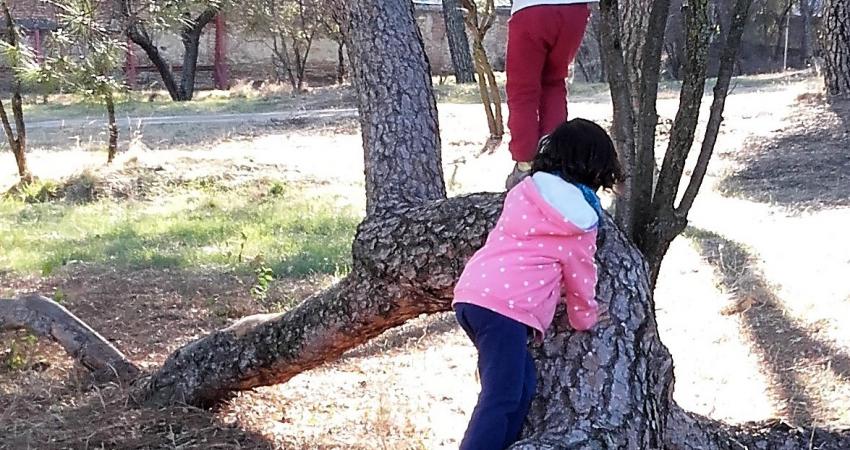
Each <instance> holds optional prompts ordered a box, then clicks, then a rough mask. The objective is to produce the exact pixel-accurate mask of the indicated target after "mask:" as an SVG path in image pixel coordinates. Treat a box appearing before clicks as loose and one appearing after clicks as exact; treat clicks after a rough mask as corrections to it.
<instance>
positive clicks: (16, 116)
mask: <svg viewBox="0 0 850 450" xmlns="http://www.w3.org/2000/svg"><path fill="white" fill-rule="evenodd" d="M2 9H3V11H2V12H3V19H4V21H5V25H6V33H7V34H6V43H7V44H8V45H9V46H11V47H13V48H18V44H19V42H18V32H17V29H16V28H15V27H16V25H15V21H14V19H13V18H12V13H11V12H10V11H9V6H8V5H7V4H6V2H3V3H2ZM12 71H13V73H12V102H11V109H12V120H14V121H15V130H14V131H13V130H12V123H11V121H10V120H9V116H8V115H7V114H6V107H5V106H4V105H3V101H2V100H0V121H2V122H3V130H4V132H5V133H6V140H7V141H8V142H9V148H10V149H11V150H12V154H13V155H14V156H15V164H16V166H17V167H18V176H19V177H20V180H21V181H23V182H28V181H31V180H32V174H31V173H30V171H29V167H28V166H27V153H26V151H27V127H26V123H25V122H24V109H23V99H22V97H21V81H20V79H19V78H18V76H17V74H15V73H14V68H13V70H12Z"/></svg>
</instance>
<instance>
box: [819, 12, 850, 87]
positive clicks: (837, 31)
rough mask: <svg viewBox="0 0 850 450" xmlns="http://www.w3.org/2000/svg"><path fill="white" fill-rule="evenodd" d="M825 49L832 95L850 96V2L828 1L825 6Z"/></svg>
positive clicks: (827, 81) (826, 66)
mask: <svg viewBox="0 0 850 450" xmlns="http://www.w3.org/2000/svg"><path fill="white" fill-rule="evenodd" d="M823 8H824V9H823V25H822V30H821V50H822V53H823V60H824V83H825V85H826V92H827V94H828V95H829V96H831V97H838V98H845V99H846V98H850V5H848V4H847V1H846V0H826V1H825V3H824V7H823Z"/></svg>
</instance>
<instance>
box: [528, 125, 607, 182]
mask: <svg viewBox="0 0 850 450" xmlns="http://www.w3.org/2000/svg"><path fill="white" fill-rule="evenodd" d="M531 172H532V173H536V172H548V173H551V174H553V175H558V176H560V177H561V178H563V179H565V180H566V181H569V182H570V183H581V184H584V185H587V186H588V187H590V188H591V189H593V190H597V189H599V188H600V187H602V188H605V189H611V188H613V187H614V185H615V184H617V183H618V182H620V181H622V180H623V170H622V168H621V167H620V161H619V160H618V159H617V151H616V150H615V149H614V143H613V142H612V141H611V137H610V136H608V133H607V132H606V131H605V130H604V129H602V127H600V126H599V125H597V124H596V123H594V122H591V121H589V120H586V119H572V120H569V121H567V122H564V123H562V124H561V125H560V126H558V128H556V129H555V131H553V132H552V133H550V134H549V135H548V136H545V137H544V138H543V139H541V140H540V147H539V149H538V151H537V156H535V157H534V161H533V162H532V164H531Z"/></svg>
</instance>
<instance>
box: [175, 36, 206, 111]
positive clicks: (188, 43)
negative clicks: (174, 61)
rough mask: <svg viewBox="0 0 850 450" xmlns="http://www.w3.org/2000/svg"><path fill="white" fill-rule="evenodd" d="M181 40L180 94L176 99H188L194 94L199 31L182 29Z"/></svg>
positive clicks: (199, 39)
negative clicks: (181, 68)
mask: <svg viewBox="0 0 850 450" xmlns="http://www.w3.org/2000/svg"><path fill="white" fill-rule="evenodd" d="M181 40H182V41H183V70H182V71H181V73H180V95H179V96H178V98H177V99H176V100H178V101H189V100H192V97H194V95H195V75H196V73H197V69H198V53H199V48H198V47H199V46H200V45H201V33H200V32H194V31H192V30H188V31H184V32H183V33H182V35H181Z"/></svg>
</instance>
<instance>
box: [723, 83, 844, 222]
mask: <svg viewBox="0 0 850 450" xmlns="http://www.w3.org/2000/svg"><path fill="white" fill-rule="evenodd" d="M798 100H799V104H798V106H799V109H798V111H797V113H796V115H795V116H794V118H793V119H794V121H795V123H794V124H793V125H792V126H791V127H789V128H788V129H785V130H778V131H777V134H776V136H775V137H774V138H773V139H771V140H768V141H761V142H759V141H753V140H750V141H749V142H748V145H749V148H746V149H743V150H742V151H741V152H739V153H738V154H737V155H736V159H737V160H738V161H737V162H738V163H739V164H740V165H741V167H740V169H739V170H738V171H737V172H735V173H733V174H732V175H730V176H729V177H727V178H726V179H724V180H723V181H722V182H721V184H720V188H721V191H722V192H724V193H725V194H727V195H737V196H742V197H744V198H749V199H753V200H756V201H759V202H765V203H772V204H777V205H780V206H784V207H787V208H790V209H792V210H807V209H814V210H818V209H825V208H833V207H841V206H850V102H847V101H843V102H838V101H837V102H834V103H832V104H828V103H826V102H825V101H824V100H823V99H822V98H821V97H820V96H818V95H806V96H801V97H800V98H799V99H798Z"/></svg>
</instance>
